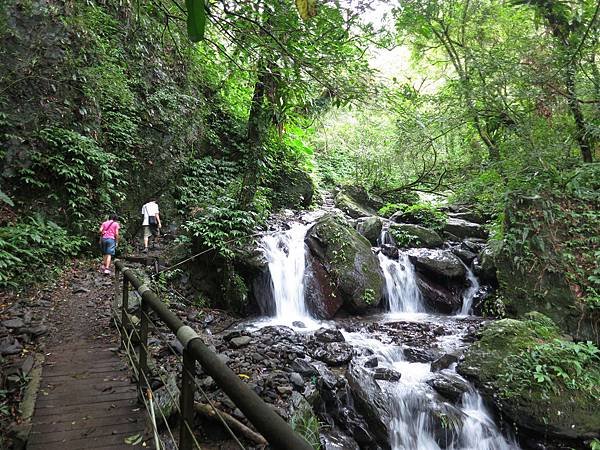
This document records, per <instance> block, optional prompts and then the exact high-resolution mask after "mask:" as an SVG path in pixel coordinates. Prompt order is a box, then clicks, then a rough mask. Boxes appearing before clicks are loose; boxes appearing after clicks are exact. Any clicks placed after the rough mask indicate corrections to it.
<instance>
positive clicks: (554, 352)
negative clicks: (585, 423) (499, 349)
mask: <svg viewBox="0 0 600 450" xmlns="http://www.w3.org/2000/svg"><path fill="white" fill-rule="evenodd" d="M507 363H508V365H509V366H510V371H506V372H505V373H504V374H503V376H504V377H505V379H506V381H507V382H509V383H510V385H511V386H514V387H516V389H521V390H524V391H525V390H527V389H529V388H531V387H532V386H533V385H537V387H538V388H541V390H542V392H546V393H549V392H553V393H554V394H558V393H560V392H562V391H563V390H564V389H568V390H577V391H580V392H582V393H584V394H586V395H589V396H590V397H592V398H598V397H600V370H599V369H598V367H600V366H599V364H600V350H599V349H598V347H596V346H595V345H594V344H593V343H592V342H590V341H588V342H585V343H584V342H579V343H575V342H569V341H563V340H561V339H554V340H552V341H550V342H544V343H540V344H537V345H534V346H533V347H531V348H529V349H528V350H527V351H525V352H522V353H520V354H519V355H514V356H512V357H509V360H508V361H507ZM506 394H507V396H508V397H509V398H510V397H511V396H512V395H516V392H507V393H506Z"/></svg>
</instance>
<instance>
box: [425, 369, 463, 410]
mask: <svg viewBox="0 0 600 450" xmlns="http://www.w3.org/2000/svg"><path fill="white" fill-rule="evenodd" d="M426 383H427V384H428V385H429V386H431V387H432V388H433V389H435V390H436V392H438V393H439V394H440V395H442V396H444V397H446V398H447V399H448V400H450V401H451V402H454V403H457V402H458V401H459V400H460V398H461V397H462V395H463V394H464V393H465V392H467V391H468V390H469V389H470V386H469V382H468V381H466V380H465V379H464V378H462V377H461V376H460V375H458V374H457V373H456V372H454V371H452V370H442V371H441V372H438V373H436V374H435V376H434V377H433V378H431V379H429V380H427V381H426Z"/></svg>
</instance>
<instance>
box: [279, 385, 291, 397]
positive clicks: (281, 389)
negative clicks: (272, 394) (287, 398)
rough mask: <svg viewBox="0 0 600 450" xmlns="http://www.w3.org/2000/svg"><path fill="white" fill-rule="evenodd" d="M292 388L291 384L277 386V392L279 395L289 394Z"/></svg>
mask: <svg viewBox="0 0 600 450" xmlns="http://www.w3.org/2000/svg"><path fill="white" fill-rule="evenodd" d="M293 391H294V389H293V388H292V387H291V386H277V392H279V393H280V394H281V395H290V394H291V393H292V392H293Z"/></svg>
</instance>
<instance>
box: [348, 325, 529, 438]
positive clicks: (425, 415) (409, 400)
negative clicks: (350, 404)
mask: <svg viewBox="0 0 600 450" xmlns="http://www.w3.org/2000/svg"><path fill="white" fill-rule="evenodd" d="M344 336H345V338H346V341H347V342H349V343H351V344H352V345H355V346H358V347H366V348H369V349H370V350H372V351H373V353H374V354H375V355H377V358H378V360H379V367H387V368H390V369H393V370H395V371H396V372H399V373H400V374H401V378H400V380H399V381H396V382H385V381H382V382H379V385H380V388H381V389H382V390H383V391H384V392H385V394H387V396H388V404H389V412H390V414H391V420H390V422H389V427H388V430H389V435H390V444H391V447H392V449H393V450H441V449H442V448H444V449H446V450H519V446H518V445H517V444H516V443H514V442H512V441H511V440H509V439H507V438H505V437H504V436H503V435H502V434H501V432H500V430H499V429H498V428H497V426H496V424H495V423H494V421H493V418H492V416H491V414H490V412H489V411H488V409H487V408H486V406H485V405H484V403H483V400H482V398H481V396H480V395H479V394H478V393H477V392H476V391H475V390H470V391H468V392H466V393H465V394H463V397H462V400H461V403H460V404H459V405H457V409H458V414H459V417H460V419H459V420H457V421H456V422H454V423H450V422H451V421H449V423H448V424H447V431H446V433H447V443H446V445H444V446H443V447H440V445H442V444H441V443H438V442H436V434H435V432H434V426H435V423H436V422H439V420H440V419H439V418H436V417H435V416H434V415H433V414H432V413H433V411H434V410H435V409H436V407H435V406H433V403H432V402H433V401H434V400H435V399H436V397H437V395H436V394H435V392H434V391H433V389H432V388H431V387H429V385H427V384H426V383H425V381H427V380H428V379H429V378H430V377H431V375H432V373H431V371H430V364H429V363H411V362H409V361H406V360H405V358H404V356H403V354H402V351H401V349H400V347H397V346H393V345H386V344H383V343H382V342H380V341H378V340H376V339H373V338H372V337H369V336H368V335H364V334H362V333H344ZM457 342H458V341H457ZM358 364H359V365H360V363H358ZM361 370H363V374H362V377H363V379H365V380H366V379H369V378H370V375H369V374H368V372H367V371H368V369H365V368H362V369H361ZM373 395H374V396H376V394H375V393H373ZM438 405H441V407H444V405H443V404H438ZM438 408H439V406H438ZM450 411H451V410H450ZM437 435H438V436H439V431H438V434H437Z"/></svg>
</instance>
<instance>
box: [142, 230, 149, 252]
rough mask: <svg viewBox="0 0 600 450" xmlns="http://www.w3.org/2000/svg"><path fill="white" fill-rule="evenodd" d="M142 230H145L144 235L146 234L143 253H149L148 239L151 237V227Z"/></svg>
mask: <svg viewBox="0 0 600 450" xmlns="http://www.w3.org/2000/svg"><path fill="white" fill-rule="evenodd" d="M142 228H143V231H142V233H144V249H143V250H142V251H143V252H147V251H148V238H149V237H150V227H148V226H143V227H142Z"/></svg>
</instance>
